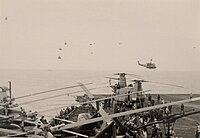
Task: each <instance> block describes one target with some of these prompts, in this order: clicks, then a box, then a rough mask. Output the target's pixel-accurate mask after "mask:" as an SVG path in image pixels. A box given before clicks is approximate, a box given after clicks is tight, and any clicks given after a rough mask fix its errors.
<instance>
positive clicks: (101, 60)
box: [0, 0, 200, 71]
mask: <svg viewBox="0 0 200 138" xmlns="http://www.w3.org/2000/svg"><path fill="white" fill-rule="evenodd" d="M0 4H1V11H0V12H1V13H0V14H1V19H0V25H1V26H0V27H1V28H0V29H1V30H0V32H1V33H0V48H1V50H0V69H16V68H17V69H98V70H113V69H114V70H146V69H145V68H142V67H140V66H138V65H137V60H140V61H141V62H144V63H145V62H147V61H149V60H150V59H151V58H153V61H154V62H155V63H156V64H157V66H158V68H157V70H178V71H179V70H187V71H190V70H191V71H193V70H196V71H200V1H199V0H1V3H0ZM5 18H7V20H6V19H5ZM65 41H66V43H67V45H64V43H65ZM90 44H92V45H90ZM59 48H62V50H59ZM58 56H61V58H62V59H60V60H59V59H58Z"/></svg>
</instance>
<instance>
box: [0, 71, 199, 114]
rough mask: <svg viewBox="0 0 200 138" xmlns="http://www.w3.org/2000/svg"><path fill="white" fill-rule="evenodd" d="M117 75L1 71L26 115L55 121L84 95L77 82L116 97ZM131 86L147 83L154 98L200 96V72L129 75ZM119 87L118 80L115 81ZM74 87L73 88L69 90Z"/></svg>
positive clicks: (0, 81)
mask: <svg viewBox="0 0 200 138" xmlns="http://www.w3.org/2000/svg"><path fill="white" fill-rule="evenodd" d="M115 73H117V72H116V71H91V70H50V69H49V70H6V69H5V70H3V69H2V70H0V86H8V81H11V83H12V88H11V89H12V97H13V98H15V103H17V104H18V105H19V106H20V107H23V108H25V110H26V111H30V110H31V111H37V112H38V114H39V115H45V116H49V117H53V116H55V115H57V114H59V112H60V110H61V109H64V108H65V107H66V106H68V105H72V104H74V103H76V101H75V99H76V96H80V95H84V91H83V90H82V89H81V88H80V87H79V86H78V84H77V82H81V83H83V84H86V87H87V88H88V89H91V90H90V91H91V93H93V94H112V89H111V88H110V87H109V79H108V78H106V77H112V78H118V75H114V74H115ZM126 73H127V74H128V75H127V82H128V84H130V83H133V80H138V79H139V80H141V79H142V80H146V81H147V82H144V83H143V90H152V91H151V93H153V94H188V96H189V95H190V94H191V93H193V94H200V71H156V70H148V71H129V72H126ZM111 83H112V84H115V83H117V81H116V80H112V81H111ZM70 86H74V87H73V88H68V87H70Z"/></svg>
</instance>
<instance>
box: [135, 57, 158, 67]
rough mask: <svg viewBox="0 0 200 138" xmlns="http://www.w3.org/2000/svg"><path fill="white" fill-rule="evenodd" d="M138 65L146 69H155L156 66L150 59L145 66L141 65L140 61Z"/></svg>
mask: <svg viewBox="0 0 200 138" xmlns="http://www.w3.org/2000/svg"><path fill="white" fill-rule="evenodd" d="M138 65H140V66H143V67H146V68H148V69H156V64H155V63H153V62H152V59H151V60H150V62H148V63H146V64H141V63H140V61H138Z"/></svg>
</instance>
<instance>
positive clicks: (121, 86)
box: [106, 73, 146, 102]
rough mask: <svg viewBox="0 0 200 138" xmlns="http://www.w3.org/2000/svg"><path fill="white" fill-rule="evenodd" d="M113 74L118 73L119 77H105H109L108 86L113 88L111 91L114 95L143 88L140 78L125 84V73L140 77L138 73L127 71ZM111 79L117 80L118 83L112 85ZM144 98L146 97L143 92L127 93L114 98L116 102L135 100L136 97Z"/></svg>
mask: <svg viewBox="0 0 200 138" xmlns="http://www.w3.org/2000/svg"><path fill="white" fill-rule="evenodd" d="M114 75H119V78H112V77H106V78H109V79H110V80H109V83H110V87H111V88H112V89H113V92H114V94H115V95H120V94H128V93H134V92H139V91H142V90H143V88H142V82H143V81H141V80H134V84H129V85H127V79H126V75H132V76H134V77H136V78H139V77H141V76H140V75H135V74H127V73H116V74H114ZM138 76H139V77H138ZM111 79H113V80H118V83H116V84H115V85H112V84H111ZM140 79H141V78H140ZM145 98H146V95H145V94H144V93H137V94H132V95H128V96H126V97H119V98H116V100H117V101H118V102H129V101H136V100H137V99H139V100H142V101H143V100H144V99H145Z"/></svg>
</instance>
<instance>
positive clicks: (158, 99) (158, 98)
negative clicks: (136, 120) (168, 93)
mask: <svg viewBox="0 0 200 138" xmlns="http://www.w3.org/2000/svg"><path fill="white" fill-rule="evenodd" d="M157 103H158V104H160V94H158V96H157Z"/></svg>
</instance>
